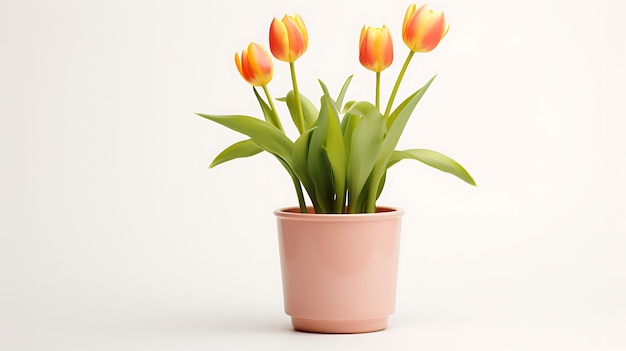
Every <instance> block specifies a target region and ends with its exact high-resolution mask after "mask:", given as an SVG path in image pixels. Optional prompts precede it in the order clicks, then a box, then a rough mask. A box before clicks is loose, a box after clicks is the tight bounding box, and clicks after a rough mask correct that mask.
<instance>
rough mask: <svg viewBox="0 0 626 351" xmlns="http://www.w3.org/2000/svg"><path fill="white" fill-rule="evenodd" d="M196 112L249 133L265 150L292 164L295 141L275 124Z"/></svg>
mask: <svg viewBox="0 0 626 351" xmlns="http://www.w3.org/2000/svg"><path fill="white" fill-rule="evenodd" d="M196 114H197V115H198V116H200V117H204V118H206V119H208V120H211V121H213V122H216V123H219V124H221V125H223V126H225V127H227V128H230V129H232V130H234V131H237V132H239V133H242V134H245V135H247V136H248V137H250V139H252V140H254V142H255V143H256V144H257V145H259V146H260V147H261V148H262V149H263V150H266V151H267V152H269V153H272V154H276V155H277V156H279V157H280V158H282V159H283V160H284V161H285V162H287V164H289V165H291V164H292V158H291V157H292V156H291V152H292V149H293V142H292V141H291V140H289V138H287V136H286V135H285V134H284V133H283V132H281V131H280V130H279V129H278V128H276V127H274V126H273V125H271V124H269V123H267V122H264V121H262V120H260V119H257V118H254V117H249V116H240V115H230V116H216V115H206V114H202V113H196Z"/></svg>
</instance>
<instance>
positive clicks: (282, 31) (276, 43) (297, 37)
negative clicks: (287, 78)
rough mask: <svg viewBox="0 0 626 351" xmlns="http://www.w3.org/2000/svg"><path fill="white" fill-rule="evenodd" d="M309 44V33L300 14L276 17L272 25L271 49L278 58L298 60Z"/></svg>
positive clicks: (290, 60) (288, 60) (289, 60)
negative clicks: (280, 18) (279, 18)
mask: <svg viewBox="0 0 626 351" xmlns="http://www.w3.org/2000/svg"><path fill="white" fill-rule="evenodd" d="M308 46H309V34H308V32H307V30H306V27H305V25H304V21H302V18H301V17H300V16H299V15H295V17H293V16H287V15H285V17H283V19H282V20H278V19H276V18H274V20H273V21H272V24H271V26H270V50H271V51H272V55H274V57H276V59H278V60H281V61H285V62H294V61H295V60H297V59H298V58H299V57H300V56H302V54H304V52H305V51H306V49H307V48H308Z"/></svg>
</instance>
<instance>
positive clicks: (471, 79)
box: [0, 0, 626, 351]
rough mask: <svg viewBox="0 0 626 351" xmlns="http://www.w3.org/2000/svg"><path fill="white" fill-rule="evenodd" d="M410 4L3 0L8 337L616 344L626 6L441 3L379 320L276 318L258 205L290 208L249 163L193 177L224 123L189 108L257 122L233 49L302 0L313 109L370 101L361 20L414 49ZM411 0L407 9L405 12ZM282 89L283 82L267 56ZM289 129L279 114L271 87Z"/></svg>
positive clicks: (400, 169)
mask: <svg viewBox="0 0 626 351" xmlns="http://www.w3.org/2000/svg"><path fill="white" fill-rule="evenodd" d="M409 4H410V2H407V1H379V2H363V1H356V0H349V1H325V0H318V1H278V0H268V1H251V0H250V1H243V0H233V1H228V2H227V1H213V0H203V1H197V0H177V1H173V0H171V1H170V0H159V1H139V0H130V1H98V0H94V1H78V0H76V1H71V0H65V1H61V0H60V1H41V0H25V1H16V0H14V1H12V0H9V1H7V0H2V1H0V350H3V351H21V350H65V351H67V350H143V349H149V350H246V349H251V350H252V349H254V350H346V349H354V350H356V349H360V350H374V349H382V350H624V349H626V202H625V201H624V199H625V198H626V186H625V185H624V179H626V160H625V157H624V152H625V151H626V141H624V134H626V122H625V119H626V109H625V108H624V96H625V93H626V90H625V88H624V81H625V80H626V67H625V62H626V47H625V42H624V39H623V36H624V34H625V33H626V27H625V26H624V25H623V24H622V23H623V18H622V16H621V15H622V14H623V13H624V11H625V10H626V6H624V4H623V3H622V2H620V1H617V0H599V1H591V2H585V1H568V2H565V1H559V0H544V1H536V0H530V1H522V2H520V1H495V0H476V1H461V0H449V1H447V0H439V1H435V2H431V3H430V6H431V7H432V8H434V9H437V10H444V11H445V14H446V17H447V19H448V21H449V22H450V23H451V29H450V32H449V34H448V36H447V37H446V38H445V39H444V40H443V41H442V42H441V44H440V46H439V47H438V48H437V49H435V50H434V51H433V52H431V53H428V54H418V55H416V57H415V59H414V60H413V62H412V63H411V66H410V67H409V71H408V73H407V75H406V78H405V80H404V82H403V85H402V87H401V89H400V92H399V99H403V98H404V97H406V96H407V95H408V94H410V93H411V92H412V91H413V90H415V89H417V88H418V87H420V86H421V85H423V84H424V83H425V82H426V81H427V80H428V79H429V78H430V77H431V76H433V75H435V74H437V78H436V80H435V82H434V83H433V85H432V87H431V88H430V90H429V91H428V92H427V93H426V95H425V97H424V99H423V100H422V102H421V103H420V104H419V105H418V107H417V110H416V112H415V114H414V115H413V117H412V119H411V121H410V122H409V124H408V126H407V128H406V131H405V133H404V135H403V137H402V139H401V141H400V145H399V147H400V148H430V149H434V150H438V151H440V152H443V153H445V154H447V155H449V156H451V157H453V158H455V159H456V160H458V161H459V162H460V163H461V164H463V165H464V166H465V167H466V168H467V169H468V171H469V172H470V173H471V174H472V175H473V176H474V178H475V179H476V181H477V183H478V187H476V188H474V187H470V186H468V185H466V184H464V183H463V182H461V181H459V180H458V179H456V178H454V177H452V176H450V175H448V174H444V173H441V172H439V171H437V170H434V169H431V168H428V167H426V166H424V165H422V164H419V163H417V162H412V161H404V163H401V164H399V165H398V166H396V167H394V169H392V171H391V172H390V174H389V178H388V181H387V187H386V189H385V192H384V193H383V195H382V197H381V199H380V201H379V204H384V205H389V206H397V207H402V208H403V209H404V210H405V216H404V218H403V233H402V235H403V236H402V243H401V259H400V273H399V280H398V296H397V297H398V300H397V308H396V313H395V314H394V315H393V316H392V317H391V319H390V325H389V328H388V329H387V330H386V331H384V332H379V333H372V334H363V335H316V334H306V333H297V332H294V331H292V329H291V325H290V321H289V317H288V316H286V315H285V314H284V312H283V309H282V290H281V281H280V266H279V260H278V242H277V235H276V228H275V218H274V216H273V214H272V211H273V210H274V209H277V208H280V207H284V206H292V205H296V198H295V194H294V193H293V191H292V185H291V183H290V179H289V177H288V176H287V174H286V173H285V172H284V171H283V170H282V168H281V166H280V165H279V164H278V163H277V162H276V161H275V160H274V159H272V157H271V156H269V155H267V154H261V155H258V156H255V157H253V158H249V159H243V160H237V161H234V162H231V163H227V164H224V165H221V166H219V167H217V168H215V169H211V170H209V169H208V168H207V166H208V165H209V163H210V162H211V160H212V159H213V157H214V156H215V155H217V154H218V153H219V152H220V151H221V150H222V149H223V148H225V147H226V146H228V145H230V144H231V143H233V142H235V141H238V140H241V139H242V136H240V135H237V134H236V133H235V132H232V131H230V130H227V129H226V128H223V127H221V126H219V125H216V124H214V123H212V122H210V121H207V120H204V119H202V118H200V117H198V116H195V115H194V112H204V113H212V114H248V115H253V116H260V110H259V108H258V105H257V103H256V100H255V98H254V96H253V94H252V91H251V89H250V87H249V86H248V85H247V83H245V81H243V79H241V77H240V76H239V74H238V72H237V70H236V68H235V65H234V62H233V56H234V53H235V52H237V51H241V50H242V49H244V48H245V47H247V45H248V43H249V42H250V41H255V42H258V43H261V44H262V45H264V46H266V47H268V39H267V33H268V29H269V24H270V22H271V20H272V18H273V17H279V18H280V17H282V16H283V15H284V14H294V13H299V14H300V15H301V16H302V17H303V18H304V21H305V22H306V25H307V27H308V30H309V35H310V44H309V48H308V51H307V52H306V54H305V55H304V56H303V57H302V58H301V59H299V60H298V61H297V62H296V69H297V72H298V77H299V82H300V88H301V91H302V92H303V93H304V94H305V95H307V96H308V97H309V98H310V99H311V100H312V101H314V102H315V103H317V102H318V101H319V96H320V93H321V90H320V88H319V85H318V83H317V79H322V80H324V81H325V82H326V84H327V85H328V86H329V88H330V90H331V93H333V94H336V93H337V92H338V90H339V87H340V86H341V84H342V82H343V81H344V79H345V78H346V77H347V76H349V75H351V74H354V75H355V76H354V80H353V82H352V86H351V88H350V90H349V92H348V97H347V98H348V99H351V100H365V99H367V100H370V101H371V100H372V99H373V92H374V74H373V73H372V72H370V71H367V70H366V69H364V68H363V67H361V66H360V64H359V61H358V39H359V33H360V30H361V27H362V26H363V25H372V26H382V25H383V24H386V25H388V26H389V28H390V30H391V31H392V34H393V36H394V37H393V38H394V45H395V62H394V64H393V65H392V66H391V68H389V69H388V70H387V71H385V72H383V75H382V89H383V101H386V97H387V96H388V94H389V92H390V88H391V86H392V84H393V81H394V79H395V77H396V75H397V73H398V72H399V70H400V66H401V64H402V62H403V60H404V58H405V57H406V55H407V53H408V51H407V49H406V47H405V46H404V44H403V42H402V39H401V25H402V19H403V16H404V12H405V9H406V7H407V6H408V5H409ZM418 5H421V3H418ZM269 87H270V90H271V91H272V94H273V96H274V97H281V96H284V94H286V92H287V91H288V90H289V89H290V79H289V69H288V65H287V64H285V63H282V62H275V74H274V80H273V81H272V82H271V83H270V85H269ZM277 104H278V106H279V110H280V111H281V114H282V118H283V122H284V123H285V124H286V125H289V129H288V132H289V133H290V136H291V137H294V136H295V134H294V132H295V129H294V128H293V126H292V124H291V123H290V120H289V117H288V115H287V110H286V108H285V106H284V105H282V104H281V103H277Z"/></svg>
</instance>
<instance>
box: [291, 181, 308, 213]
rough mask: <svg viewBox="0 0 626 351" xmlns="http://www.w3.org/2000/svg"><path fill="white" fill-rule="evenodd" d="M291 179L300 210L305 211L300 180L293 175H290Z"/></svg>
mask: <svg viewBox="0 0 626 351" xmlns="http://www.w3.org/2000/svg"><path fill="white" fill-rule="evenodd" d="M291 179H292V180H293V185H294V186H295V187H296V193H297V194H298V204H299V205H300V212H301V213H307V212H308V211H307V209H306V202H305V201H304V194H303V193H302V187H301V186H300V181H299V180H298V178H297V177H295V176H294V175H292V176H291Z"/></svg>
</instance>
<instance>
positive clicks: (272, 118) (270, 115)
mask: <svg viewBox="0 0 626 351" xmlns="http://www.w3.org/2000/svg"><path fill="white" fill-rule="evenodd" d="M252 90H254V96H256V99H257V100H258V101H259V105H261V110H263V116H264V117H265V120H266V121H267V122H269V123H271V124H272V125H273V126H274V127H276V128H278V129H281V130H282V128H283V127H282V124H281V123H280V121H279V120H278V116H277V115H276V113H274V111H272V108H271V107H269V105H268V104H267V103H266V102H265V100H263V98H261V95H259V92H258V91H257V90H256V87H252Z"/></svg>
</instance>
